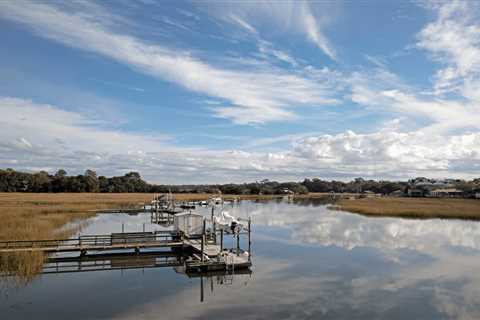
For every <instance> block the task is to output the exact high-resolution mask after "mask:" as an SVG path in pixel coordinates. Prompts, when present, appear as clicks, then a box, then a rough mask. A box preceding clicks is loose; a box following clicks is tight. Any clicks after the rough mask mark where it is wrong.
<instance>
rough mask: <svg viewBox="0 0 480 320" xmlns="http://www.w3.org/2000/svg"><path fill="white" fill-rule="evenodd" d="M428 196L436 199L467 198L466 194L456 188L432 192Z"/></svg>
mask: <svg viewBox="0 0 480 320" xmlns="http://www.w3.org/2000/svg"><path fill="white" fill-rule="evenodd" d="M428 196H429V197H434V198H462V197H464V196H465V193H464V192H463V191H462V190H458V189H455V188H444V189H435V190H432V191H430V192H429V194H428Z"/></svg>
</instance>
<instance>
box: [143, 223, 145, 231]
mask: <svg viewBox="0 0 480 320" xmlns="http://www.w3.org/2000/svg"><path fill="white" fill-rule="evenodd" d="M143 233H145V222H144V223H143Z"/></svg>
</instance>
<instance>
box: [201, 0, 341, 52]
mask: <svg viewBox="0 0 480 320" xmlns="http://www.w3.org/2000/svg"><path fill="white" fill-rule="evenodd" d="M198 5H200V6H208V7H209V8H210V12H211V13H213V14H214V15H216V16H217V17H218V18H219V19H222V20H226V21H228V22H234V23H235V24H237V25H239V26H241V27H242V28H244V29H246V30H248V31H250V32H252V33H255V34H257V33H258V28H257V29H255V28H253V27H252V23H250V22H251V21H254V22H255V24H256V25H259V26H260V25H266V24H268V25H270V26H271V25H273V26H274V28H275V29H277V30H279V32H282V33H283V32H290V33H296V34H301V35H303V36H304V37H305V38H306V39H307V40H308V41H310V42H311V43H313V44H314V45H316V46H317V47H318V48H319V49H320V50H322V52H323V53H324V54H325V55H327V56H328V57H329V58H330V59H332V60H337V54H336V52H335V49H334V48H333V46H332V44H331V43H330V41H329V39H328V38H327V37H326V36H325V32H324V27H325V26H326V25H327V24H328V23H329V22H330V21H329V20H332V17H334V16H335V15H336V11H337V10H338V6H337V4H334V3H332V2H309V1H303V0H297V1H290V0H284V1H254V2H253V1H244V2H234V3H229V2H224V3H219V2H213V3H210V2H206V3H205V2H201V3H198Z"/></svg>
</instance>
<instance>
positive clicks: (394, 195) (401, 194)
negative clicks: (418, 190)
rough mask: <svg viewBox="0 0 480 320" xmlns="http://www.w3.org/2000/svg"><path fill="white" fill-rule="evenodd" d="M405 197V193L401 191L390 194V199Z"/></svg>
mask: <svg viewBox="0 0 480 320" xmlns="http://www.w3.org/2000/svg"><path fill="white" fill-rule="evenodd" d="M404 195H405V193H404V192H403V191H402V190H400V189H398V190H395V191H393V192H390V194H389V196H390V197H403V196H404Z"/></svg>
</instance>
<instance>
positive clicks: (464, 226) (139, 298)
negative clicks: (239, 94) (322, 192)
mask: <svg viewBox="0 0 480 320" xmlns="http://www.w3.org/2000/svg"><path fill="white" fill-rule="evenodd" d="M229 210H230V212H233V213H234V214H235V215H237V216H239V215H241V216H248V215H250V216H251V217H252V221H253V229H254V232H253V235H252V242H253V246H252V252H253V268H252V270H253V273H252V274H251V275H249V274H245V275H235V276H233V277H220V276H219V277H217V276H213V277H203V278H202V279H201V278H189V277H187V276H185V275H183V274H179V273H176V272H175V270H174V269H173V268H154V269H133V270H123V271H122V270H114V271H99V272H83V273H71V274H50V275H42V276H39V277H38V278H37V279H35V280H34V281H33V282H32V283H30V284H28V285H27V286H25V287H22V288H18V289H11V290H9V291H8V292H6V293H4V295H3V296H2V297H0V315H1V317H0V318H1V319H190V318H191V319H196V318H202V319H204V318H208V319H225V318H238V319H272V318H275V319H318V318H321V319H476V318H479V317H480V273H479V272H478V267H479V266H480V259H479V253H480V224H479V223H478V222H470V221H458V220H439V219H434V220H406V219H397V218H367V217H363V216H360V215H354V214H349V213H345V212H339V211H330V210H328V209H327V208H326V206H325V204H322V203H316V202H315V201H305V202H303V203H296V204H292V203H286V202H277V201H271V202H249V201H243V202H241V204H240V205H237V206H233V207H231V209H229ZM204 212H205V213H206V212H207V209H205V210H204ZM149 220H150V217H149V215H145V214H139V215H136V216H131V215H127V214H110V215H99V216H97V217H95V218H93V219H92V220H91V221H90V224H89V225H88V227H87V228H85V229H84V230H83V231H82V233H84V234H99V233H110V232H120V231H121V228H122V223H123V224H124V229H125V232H129V231H141V230H142V229H143V224H144V223H145V228H146V230H147V231H149V230H153V229H161V228H162V227H159V226H153V225H151V224H149ZM202 287H203V302H201V300H202V290H201V289H202Z"/></svg>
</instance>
